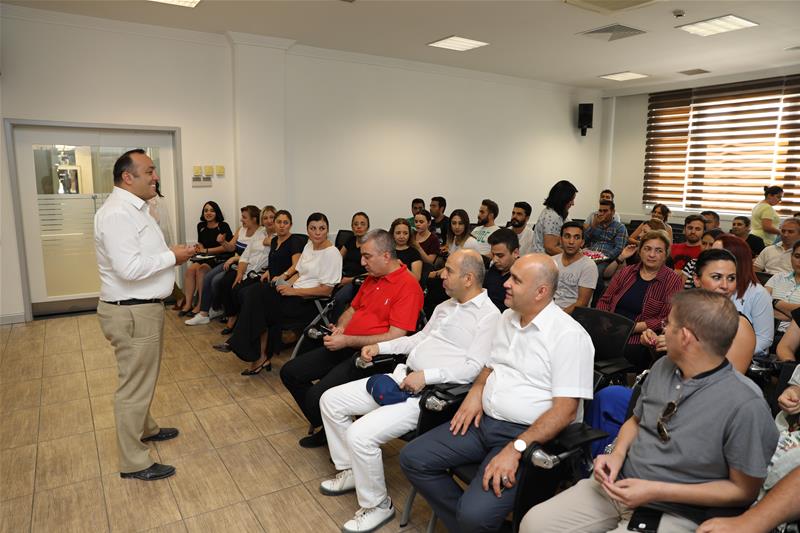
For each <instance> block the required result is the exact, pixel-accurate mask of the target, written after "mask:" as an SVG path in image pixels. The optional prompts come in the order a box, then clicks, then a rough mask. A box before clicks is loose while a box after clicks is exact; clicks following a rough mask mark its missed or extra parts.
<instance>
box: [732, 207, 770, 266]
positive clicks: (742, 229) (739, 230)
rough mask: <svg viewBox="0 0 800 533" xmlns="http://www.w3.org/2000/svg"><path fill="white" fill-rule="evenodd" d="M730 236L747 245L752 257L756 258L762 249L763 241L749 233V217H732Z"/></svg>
mask: <svg viewBox="0 0 800 533" xmlns="http://www.w3.org/2000/svg"><path fill="white" fill-rule="evenodd" d="M731 234H732V235H736V236H737V237H739V238H740V239H742V240H744V241H745V242H746V243H747V246H749V247H750V250H751V251H752V252H753V257H758V254H760V253H761V251H762V250H763V249H764V239H762V238H761V237H756V236H755V235H753V234H752V233H750V217H744V216H739V217H733V222H731Z"/></svg>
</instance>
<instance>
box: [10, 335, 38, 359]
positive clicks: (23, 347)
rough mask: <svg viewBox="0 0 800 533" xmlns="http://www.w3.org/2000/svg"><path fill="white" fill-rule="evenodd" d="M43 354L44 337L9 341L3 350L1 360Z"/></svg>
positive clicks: (34, 356) (29, 357) (31, 357)
mask: <svg viewBox="0 0 800 533" xmlns="http://www.w3.org/2000/svg"><path fill="white" fill-rule="evenodd" d="M42 356H44V337H42V338H41V339H34V340H28V341H9V342H8V344H7V345H6V347H5V349H4V350H3V360H9V361H11V360H16V359H26V360H31V359H34V358H36V357H42Z"/></svg>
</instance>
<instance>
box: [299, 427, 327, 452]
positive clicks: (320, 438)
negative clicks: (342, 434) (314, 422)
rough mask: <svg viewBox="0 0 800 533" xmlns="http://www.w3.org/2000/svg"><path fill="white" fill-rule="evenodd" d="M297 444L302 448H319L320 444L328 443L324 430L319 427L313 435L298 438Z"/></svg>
mask: <svg viewBox="0 0 800 533" xmlns="http://www.w3.org/2000/svg"><path fill="white" fill-rule="evenodd" d="M298 444H300V446H302V447H303V448H319V447H320V446H325V445H326V444H328V439H327V438H326V437H325V430H324V429H320V430H319V431H317V432H316V433H314V434H313V435H309V436H308V437H303V438H302V439H300V442H299V443H298Z"/></svg>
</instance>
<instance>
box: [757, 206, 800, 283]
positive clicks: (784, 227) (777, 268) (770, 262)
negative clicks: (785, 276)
mask: <svg viewBox="0 0 800 533" xmlns="http://www.w3.org/2000/svg"><path fill="white" fill-rule="evenodd" d="M799 239H800V218H787V219H786V220H784V221H783V223H782V224H781V239H780V240H779V241H778V242H776V243H775V244H771V245H769V246H766V247H764V249H763V250H762V251H761V253H760V254H758V257H756V259H755V261H754V262H753V267H754V268H755V269H756V270H757V271H759V272H766V273H768V274H777V273H779V272H791V271H792V262H791V259H790V257H791V255H792V245H793V244H794V243H795V242H797V241H798V240H799Z"/></svg>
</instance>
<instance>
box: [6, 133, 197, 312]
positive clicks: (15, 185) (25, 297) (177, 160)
mask: <svg viewBox="0 0 800 533" xmlns="http://www.w3.org/2000/svg"><path fill="white" fill-rule="evenodd" d="M20 126H22V127H25V126H34V127H36V126H39V127H51V128H65V129H79V130H112V131H121V130H122V131H130V132H132V133H137V132H140V133H169V134H170V135H171V136H172V153H173V167H174V173H175V211H176V213H175V223H176V226H177V227H176V228H175V229H176V241H175V242H184V240H185V235H184V231H183V226H184V220H183V219H184V216H183V172H182V170H183V162H182V158H181V129H180V128H179V127H173V126H145V125H141V124H107V123H95V122H61V121H55V120H34V119H21V118H19V119H18V118H4V119H3V129H4V131H5V137H6V155H7V157H8V172H9V183H10V185H11V204H12V206H13V213H14V230H15V233H16V236H17V260H18V261H19V272H20V282H21V283H20V284H21V286H22V302H23V306H24V315H25V322H30V321H31V320H33V303H32V302H31V288H30V279H29V277H28V256H27V253H26V249H25V235H24V233H23V231H22V198H21V196H20V188H19V182H18V172H17V154H16V148H15V147H16V143H15V138H14V132H15V130H16V128H17V127H20Z"/></svg>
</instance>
